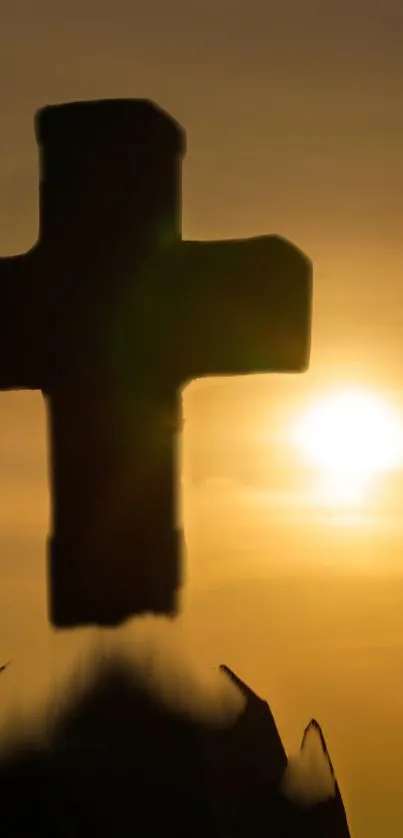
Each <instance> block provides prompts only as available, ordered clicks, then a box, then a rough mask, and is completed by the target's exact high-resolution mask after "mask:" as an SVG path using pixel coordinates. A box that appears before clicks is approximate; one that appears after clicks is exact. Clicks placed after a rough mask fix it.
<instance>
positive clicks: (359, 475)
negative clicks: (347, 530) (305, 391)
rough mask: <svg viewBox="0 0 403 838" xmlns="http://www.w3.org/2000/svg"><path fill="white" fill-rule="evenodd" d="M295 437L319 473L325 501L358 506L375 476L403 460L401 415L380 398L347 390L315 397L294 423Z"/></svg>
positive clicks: (296, 443) (297, 443) (358, 391)
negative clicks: (312, 402) (318, 399)
mask: <svg viewBox="0 0 403 838" xmlns="http://www.w3.org/2000/svg"><path fill="white" fill-rule="evenodd" d="M293 441H294V443H295V445H296V446H297V448H298V449H299V451H300V452H301V453H302V454H303V456H304V458H305V460H306V461H307V463H308V464H309V465H311V466H314V467H315V468H316V469H317V470H318V471H319V473H320V475H319V480H320V493H321V495H322V497H323V498H324V499H325V500H327V501H328V502H329V503H332V504H335V505H338V504H342V505H343V504H347V505H356V504H359V503H361V502H362V501H363V499H364V498H365V497H366V495H367V493H368V490H369V488H370V487H371V485H372V483H373V481H374V478H375V476H376V475H377V474H379V473H380V472H385V471H391V470H394V469H396V468H398V467H399V466H401V465H402V462H403V431H402V426H401V423H400V422H399V417H398V415H397V413H396V412H395V411H393V409H392V408H391V407H390V406H389V405H388V404H387V403H386V400H384V399H382V397H380V396H378V395H376V394H373V393H370V392H367V391H363V390H358V389H354V390H345V391H342V392H338V393H334V394H332V395H331V396H328V397H327V398H324V399H323V400H321V401H319V402H317V403H316V404H314V405H313V407H312V408H311V409H310V410H308V411H307V412H306V413H305V414H304V415H303V416H302V417H300V418H299V420H298V421H297V423H296V426H295V428H294V433H293Z"/></svg>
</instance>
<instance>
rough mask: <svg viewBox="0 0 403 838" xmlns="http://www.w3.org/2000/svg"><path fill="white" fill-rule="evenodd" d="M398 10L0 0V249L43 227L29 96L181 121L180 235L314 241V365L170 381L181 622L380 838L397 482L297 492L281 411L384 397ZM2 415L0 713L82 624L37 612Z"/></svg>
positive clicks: (16, 465)
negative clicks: (312, 757)
mask: <svg viewBox="0 0 403 838" xmlns="http://www.w3.org/2000/svg"><path fill="white" fill-rule="evenodd" d="M402 29H403V7H402V5H401V3H399V2H398V0H394V2H392V0H378V1H377V2H373V0H349V2H347V0H338V2H337V3H336V2H333V0H329V2H328V3H326V4H324V3H320V2H319V1H318V0H316V2H314V0H310V2H305V0H283V2H282V3H271V2H270V0H259V1H258V0H248V2H247V3H246V2H244V0H215V2H214V3H212V2H209V1H208V0H203V1H202V0H188V2H185V0H180V1H179V0H172V1H171V2H170V3H169V4H168V3H166V2H165V0H148V2H147V3H143V2H141V0H139V2H136V3H132V2H129V0H125V2H123V0H114V2H113V3H112V2H105V0H103V1H101V0H99V2H97V3H95V2H89V0H80V2H78V0H70V2H68V3H67V2H65V0H58V2H57V3H54V2H51V0H46V2H45V0H36V2H35V3H34V2H29V0H18V1H17V0H3V2H2V4H1V9H0V78H1V79H2V80H3V82H2V88H1V99H0V112H1V136H0V252H1V254H2V255H4V256H7V255H10V254H13V253H19V252H24V251H26V250H29V248H30V247H31V246H32V245H33V244H34V243H35V241H36V239H37V235H38V195H37V183H38V151H37V147H36V144H35V139H34V132H33V117H34V114H35V112H36V110H37V109H38V108H39V107H42V106H43V105H46V104H52V103H58V102H64V101H71V100H75V99H94V98H110V97H136V98H137V97H140V98H141V97H144V98H148V99H152V100H153V101H155V102H156V103H157V104H158V105H160V106H161V107H163V108H164V109H165V110H167V111H168V112H169V113H170V114H171V115H172V116H173V117H174V118H175V119H177V120H178V122H179V123H180V124H181V125H182V126H183V127H184V129H185V130H186V134H187V147H188V150H187V154H186V157H185V160H184V163H183V236H184V238H188V239H203V240H204V239H225V238H238V237H239V238H242V237H248V236H254V235H262V234H266V233H278V234H280V235H282V236H285V237H286V238H289V239H290V240H292V241H293V242H294V243H295V244H296V245H297V246H298V247H299V248H301V249H302V250H303V251H304V252H305V253H306V254H307V255H308V256H309V258H310V259H311V260H312V262H313V265H314V305H313V331H312V359H311V367H310V370H309V372H308V373H306V374H304V375H301V376H296V375H291V376H276V375H274V376H258V377H250V378H243V379H236V378H235V379H231V380H223V379H215V380H211V379H209V380H205V381H197V382H195V383H192V384H191V385H189V387H188V388H187V389H186V391H185V392H184V394H183V410H184V417H185V431H184V439H183V474H182V478H183V479H182V487H183V508H184V512H183V514H184V519H185V524H186V542H187V557H186V568H187V571H186V572H187V576H188V583H187V587H186V590H185V592H184V594H183V603H184V604H183V614H182V616H181V618H180V620H181V626H182V627H183V631H184V634H185V635H186V638H187V642H188V643H189V645H190V646H191V648H192V649H194V653H195V655H197V656H198V658H199V659H200V660H205V661H206V663H208V664H209V665H210V664H218V663H220V662H225V663H227V664H228V665H229V666H230V667H231V668H232V669H234V670H235V671H236V672H238V673H239V675H240V676H241V677H242V678H243V679H244V680H246V681H248V682H249V683H250V685H251V686H252V688H254V689H256V690H257V691H259V692H260V694H262V695H264V696H265V697H266V698H267V699H268V700H269V701H270V703H271V706H272V709H273V712H274V714H275V717H276V719H277V721H278V724H279V728H280V732H281V734H282V736H283V738H284V741H285V744H286V747H287V748H290V749H291V750H294V749H295V748H296V747H298V743H299V741H300V739H301V737H302V732H303V729H304V727H305V726H306V724H307V722H308V721H309V718H310V717H312V716H315V717H316V718H317V719H318V720H319V721H320V723H321V724H322V725H323V729H324V734H325V738H326V740H327V744H328V747H329V751H330V754H331V757H332V761H333V763H334V765H335V768H336V772H337V774H338V778H339V782H340V785H341V789H342V793H343V796H344V799H345V803H346V807H347V811H348V815H349V821H350V825H351V830H352V834H353V835H354V836H356V838H361V836H365V838H372V836H378V835H379V834H381V828H382V823H383V817H384V814H385V812H387V813H388V817H389V818H390V822H389V823H388V836H389V838H394V836H400V835H401V834H402V828H403V802H402V799H401V794H400V788H401V783H400V778H399V776H398V770H399V764H400V754H401V752H402V749H403V713H402V710H401V700H400V696H401V688H402V686H403V684H402V676H401V672H402V663H403V617H402V614H403V608H402V606H403V581H402V575H401V567H400V562H401V552H402V550H401V548H402V541H403V539H402V535H403V534H402V532H401V530H400V526H399V516H400V505H401V503H402V499H403V494H402V492H403V486H402V483H401V475H400V474H397V475H395V477H394V483H393V490H390V492H389V494H391V495H392V497H393V503H390V502H388V504H386V506H385V505H384V507H382V509H381V511H379V510H378V511H377V512H376V514H375V511H374V509H373V508H372V509H368V508H365V509H362V510H361V511H360V515H358V518H359V519H360V520H358V519H357V516H356V517H355V518H354V516H351V515H350V516H349V515H347V516H344V517H343V516H340V515H338V514H336V513H334V512H331V513H329V511H328V510H327V511H325V512H324V511H323V510H322V509H321V508H320V507H316V506H315V504H313V505H312V503H311V504H309V503H307V501H306V497H305V495H304V490H303V486H304V483H303V481H304V480H305V477H306V476H305V477H304V475H303V474H302V472H301V469H300V467H299V465H298V463H297V461H296V459H295V455H294V453H293V450H292V447H291V444H290V439H289V434H288V428H289V423H290V422H291V421H292V418H293V416H294V415H295V414H296V413H297V412H298V411H299V410H300V409H302V408H303V407H304V405H309V404H311V403H312V402H313V401H315V399H317V398H318V397H320V395H321V394H322V393H324V392H327V391H332V389H334V388H337V387H340V386H341V387H344V386H347V385H349V384H350V383H352V384H358V385H359V386H365V387H369V388H372V389H373V390H375V391H376V392H380V393H382V394H384V395H387V396H388V398H390V399H391V400H392V402H393V403H394V405H395V406H396V410H397V411H402V404H401V402H402V397H401V384H400V382H401V377H402V372H403V346H402V343H401V333H402V325H403V290H402V283H401V274H402V268H403V253H402V249H401V230H400V226H401V224H400V221H401V217H402V212H403V157H402V143H403V107H402V105H403V84H402V78H403V72H402V71H403V56H402V51H401V40H402V34H403V32H402ZM0 430H1V433H0V497H1V504H0V658H1V661H2V660H3V659H4V660H8V659H9V658H11V659H12V661H14V663H13V664H12V666H10V669H9V670H8V674H7V677H6V675H5V674H3V675H2V684H1V691H2V701H3V715H2V719H3V723H4V720H5V719H6V715H7V712H8V710H9V709H10V708H11V707H13V708H14V709H15V707H17V706H19V705H20V704H21V706H24V708H25V707H28V708H30V707H34V706H36V703H40V701H41V700H42V699H43V696H44V694H45V693H46V692H47V691H48V690H49V689H50V688H51V685H52V684H54V683H57V684H58V683H60V682H61V680H62V679H63V678H64V677H65V676H66V673H67V672H68V671H69V669H70V667H71V666H72V665H73V663H74V661H76V660H77V658H79V656H80V655H81V654H82V652H83V650H85V649H87V648H88V647H89V646H90V645H91V643H97V642H98V640H99V638H97V637H96V633H94V632H81V631H80V632H72V633H63V632H62V633H61V634H57V635H55V634H54V633H53V632H52V631H51V630H50V628H49V626H48V624H47V617H46V607H45V604H46V591H45V543H46V537H47V530H48V524H49V499H48V484H47V473H48V471H47V469H48V464H47V439H46V416H45V410H44V406H43V403H42V399H41V396H40V394H38V393H24V392H19V393H13V394H12V393H3V394H2V395H1V396H0ZM301 496H303V497H302V499H301ZM353 519H354V520H353ZM207 615H208V619H207ZM136 630H137V629H136V627H135V626H132V627H129V629H127V632H126V634H127V636H128V637H129V639H130V637H131V636H132V635H131V634H130V632H132V633H134V634H135V632H136ZM126 634H125V638H126ZM122 642H123V640H122ZM125 642H126V640H125ZM34 675H35V677H34ZM3 726H4V724H3Z"/></svg>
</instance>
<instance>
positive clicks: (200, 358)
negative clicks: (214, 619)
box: [0, 99, 312, 627]
mask: <svg viewBox="0 0 403 838" xmlns="http://www.w3.org/2000/svg"><path fill="white" fill-rule="evenodd" d="M36 133H37V139H38V142H39V146H40V164H41V166H40V168H41V185H40V208H39V217H40V236H39V240H38V243H37V245H36V246H35V247H34V248H33V249H32V250H31V251H30V252H29V253H27V254H24V255H21V256H16V257H13V258H8V259H0V390H7V389H8V390H10V389H22V388H28V389H38V390H41V391H42V393H43V394H44V396H45V399H46V406H47V408H48V414H49V431H50V434H49V435H50V440H49V442H50V458H49V462H50V483H51V509H52V534H51V538H50V541H49V574H50V584H49V594H50V595H49V612H50V619H51V621H52V622H53V624H54V625H56V626H59V627H61V626H63V627H70V626H78V625H88V624H98V625H109V626H113V625H117V624H119V623H121V622H122V621H124V620H126V619H128V618H130V617H132V616H135V615H138V614H141V613H144V612H154V613H162V614H175V612H176V610H177V595H178V591H179V589H180V588H181V585H182V572H181V547H182V535H181V532H180V531H179V530H178V528H177V523H176V517H177V516H176V500H177V487H176V474H175V472H176V453H177V452H176V440H177V433H178V431H179V430H180V428H181V389H182V388H183V386H184V385H185V384H186V383H188V382H189V380H191V379H194V378H196V377H200V376H206V375H242V374H247V373H253V372H301V371H303V370H305V369H306V368H307V366H308V363H309V353H310V333H311V329H310V320H311V290H312V266H311V263H310V261H309V259H308V258H307V257H306V256H305V255H304V254H303V253H301V252H300V250H298V248H297V247H295V246H294V245H293V244H292V243H291V242H288V241H286V240H285V239H282V238H279V237H278V236H272V235H269V236H261V237H257V238H252V239H246V240H244V241H242V240H239V241H232V242H231V241H224V242H190V241H187V242H186V241H182V236H181V226H182V219H181V165H182V157H183V154H184V147H185V138H184V133H183V131H182V129H181V128H180V126H179V125H178V124H177V123H176V122H175V121H174V120H173V119H171V117H170V116H169V115H168V114H166V113H164V112H163V111H162V110H161V109H160V108H158V107H157V106H155V105H154V104H153V103H152V102H149V101H147V100H141V99H140V100H111V101H99V102H97V101H95V102H73V103H70V104H65V105H55V106H51V107H47V108H44V109H43V110H41V111H40V112H39V113H38V115H37V119H36Z"/></svg>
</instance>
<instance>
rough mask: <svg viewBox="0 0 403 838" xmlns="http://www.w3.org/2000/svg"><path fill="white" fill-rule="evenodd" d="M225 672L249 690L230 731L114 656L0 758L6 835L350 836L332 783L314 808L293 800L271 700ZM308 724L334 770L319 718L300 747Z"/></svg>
mask: <svg viewBox="0 0 403 838" xmlns="http://www.w3.org/2000/svg"><path fill="white" fill-rule="evenodd" d="M223 670H224V671H225V672H226V673H227V675H228V676H229V677H230V678H231V679H233V681H234V682H235V683H236V685H237V687H238V688H239V689H240V690H241V691H242V692H243V694H244V696H245V697H246V706H245V709H244V710H243V711H242V712H241V714H240V715H239V716H238V718H237V719H236V720H235V721H233V722H232V724H231V725H230V727H228V728H218V727H215V728H213V727H212V726H211V725H206V724H202V723H200V722H196V721H194V720H191V719H190V718H185V716H184V715H183V714H179V713H176V712H173V711H172V709H170V710H169V709H168V708H167V707H166V706H164V704H163V703H162V702H161V701H157V700H156V699H155V698H153V697H152V696H150V694H149V692H148V691H147V690H146V689H145V688H144V685H142V684H141V683H139V682H138V680H136V678H135V677H133V673H132V672H130V671H129V669H128V668H127V667H125V666H124V665H122V664H121V663H114V664H113V665H111V666H110V667H109V668H108V669H105V670H104V671H103V672H101V673H100V674H99V676H98V678H97V679H96V681H95V683H94V684H92V686H89V687H88V689H87V690H85V691H84V693H83V694H82V695H81V697H80V698H79V699H77V698H76V699H75V700H74V701H73V702H68V703H67V705H66V709H65V710H64V711H63V712H62V714H61V715H60V717H59V718H57V719H56V722H55V725H54V727H53V729H52V733H51V736H50V739H49V740H45V739H44V740H43V742H42V743H41V744H40V746H38V747H36V748H33V747H28V746H25V747H24V746H22V747H20V748H18V749H17V748H16V749H15V751H14V752H13V753H11V754H9V755H8V756H7V758H5V759H4V760H3V763H2V764H1V768H0V806H1V811H2V813H3V814H2V822H1V835H2V838H11V836H12V838H15V836H18V837H19V838H34V836H35V838H36V836H37V837H38V838H39V836H46V838H47V837H48V836H49V838H50V836H52V838H55V836H66V838H70V836H71V838H73V836H74V838H80V837H81V836H84V835H85V837H86V838H89V836H98V835H101V834H109V835H113V836H116V837H117V838H118V836H121V835H126V834H127V835H138V834H142V835H150V836H154V835H155V836H157V835H162V834H166V833H169V834H170V833H171V832H172V834H174V835H176V836H185V835H186V836H189V835H191V836H203V838H206V836H212V837H213V836H216V838H255V836H256V838H258V836H262V838H263V836H265V838H269V836H272V838H349V831H348V827H347V822H346V818H345V813H344V808H343V804H342V800H341V797H340V793H339V790H338V787H337V784H336V785H335V788H336V793H335V794H334V796H331V797H328V798H327V799H325V800H322V801H321V802H315V803H312V799H313V798H312V794H311V797H310V801H309V805H307V801H306V800H305V803H304V804H303V805H300V803H299V804H298V803H296V802H295V800H294V802H293V801H292V800H290V799H289V789H287V785H288V784H287V773H286V769H287V757H286V754H285V751H284V748H283V746H282V743H281V739H280V736H279V733H278V731H277V728H276V725H275V722H274V719H273V716H272V714H271V712H270V709H269V706H268V704H267V703H266V702H265V701H263V700H262V699H260V698H258V696H256V695H255V694H254V693H253V692H252V691H251V690H250V689H249V688H248V687H247V686H246V685H245V684H244V683H243V682H242V681H240V679H239V678H237V676H236V675H234V673H232V672H231V671H230V670H229V669H228V668H227V667H223ZM312 729H314V734H315V736H318V737H319V740H320V744H321V748H322V751H323V754H324V755H325V758H326V760H327V761H328V764H329V767H330V770H331V773H332V768H331V764H330V760H329V758H328V754H327V750H326V746H325V743H324V740H323V737H322V733H321V731H320V728H319V726H318V725H317V724H316V723H315V722H312V723H311V725H310V726H308V729H307V731H306V732H305V735H304V740H303V743H302V750H304V748H307V747H308V744H309V736H310V734H309V731H310V730H311V732H312ZM291 785H292V784H291ZM283 786H284V787H285V788H284V789H283ZM325 791H326V793H328V792H329V787H328V786H327V787H326V789H325ZM284 792H285V793H284ZM320 792H323V784H322V787H321V788H320V789H319V794H320ZM297 796H298V795H297Z"/></svg>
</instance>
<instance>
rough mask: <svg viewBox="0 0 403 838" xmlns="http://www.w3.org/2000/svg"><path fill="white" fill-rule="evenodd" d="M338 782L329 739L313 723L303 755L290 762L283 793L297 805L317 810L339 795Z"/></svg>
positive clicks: (292, 758) (304, 739) (305, 736)
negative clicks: (318, 804)
mask: <svg viewBox="0 0 403 838" xmlns="http://www.w3.org/2000/svg"><path fill="white" fill-rule="evenodd" d="M336 789H337V786H336V781H335V777H334V771H333V766H332V763H331V761H330V757H329V754H328V750H327V747H326V743H325V739H324V736H323V733H322V730H321V728H320V725H319V724H318V722H317V721H316V720H315V719H312V720H311V721H310V722H309V725H308V726H307V727H306V728H305V731H304V735H303V737H302V743H301V749H300V751H299V753H297V754H292V755H291V756H290V757H289V759H288V764H287V768H286V771H285V773H284V776H283V779H282V791H283V793H284V794H285V795H286V797H288V798H289V799H290V800H292V802H293V803H297V804H298V805H300V806H304V807H311V806H315V805H316V804H317V803H320V802H322V801H324V800H328V799H329V798H330V797H335V795H336Z"/></svg>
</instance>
